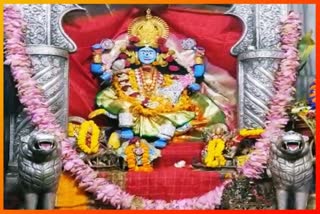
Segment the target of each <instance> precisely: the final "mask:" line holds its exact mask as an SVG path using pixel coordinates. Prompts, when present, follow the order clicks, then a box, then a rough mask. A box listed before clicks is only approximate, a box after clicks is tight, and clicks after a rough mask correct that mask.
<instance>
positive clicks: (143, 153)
mask: <svg viewBox="0 0 320 214" xmlns="http://www.w3.org/2000/svg"><path fill="white" fill-rule="evenodd" d="M125 154H126V162H127V165H128V169H129V171H136V172H151V171H152V170H153V168H152V166H151V161H150V157H149V147H148V145H147V144H146V143H145V142H144V140H140V139H139V138H137V137H135V138H133V139H131V140H130V142H129V145H128V146H127V147H126V149H125Z"/></svg>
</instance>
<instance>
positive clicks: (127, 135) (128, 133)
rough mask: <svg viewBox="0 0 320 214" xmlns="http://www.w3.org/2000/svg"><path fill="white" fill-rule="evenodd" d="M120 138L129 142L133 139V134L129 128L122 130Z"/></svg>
mask: <svg viewBox="0 0 320 214" xmlns="http://www.w3.org/2000/svg"><path fill="white" fill-rule="evenodd" d="M120 136H121V138H122V139H126V140H130V139H132V138H133V136H134V134H133V131H132V129H131V128H122V129H121V134H120Z"/></svg>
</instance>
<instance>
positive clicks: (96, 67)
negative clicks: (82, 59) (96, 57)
mask: <svg viewBox="0 0 320 214" xmlns="http://www.w3.org/2000/svg"><path fill="white" fill-rule="evenodd" d="M91 72H92V73H93V74H102V73H103V70H102V64H101V63H91Z"/></svg>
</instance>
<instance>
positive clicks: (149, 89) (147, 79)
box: [139, 68, 159, 96]
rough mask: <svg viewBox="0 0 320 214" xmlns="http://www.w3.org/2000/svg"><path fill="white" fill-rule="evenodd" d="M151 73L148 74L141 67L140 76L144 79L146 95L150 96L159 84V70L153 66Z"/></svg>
mask: <svg viewBox="0 0 320 214" xmlns="http://www.w3.org/2000/svg"><path fill="white" fill-rule="evenodd" d="M149 72H150V73H151V75H150V74H148V73H146V72H145V71H143V70H142V69H141V68H140V69H139V76H140V77H141V80H142V89H143V92H144V94H145V95H147V96H150V95H152V94H153V92H154V90H155V88H156V86H157V79H158V76H159V75H158V72H157V71H156V70H155V69H154V68H152V70H151V71H149Z"/></svg>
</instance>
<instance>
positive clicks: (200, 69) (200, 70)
mask: <svg viewBox="0 0 320 214" xmlns="http://www.w3.org/2000/svg"><path fill="white" fill-rule="evenodd" d="M203 75H204V65H203V64H197V65H195V66H194V77H202V76H203Z"/></svg>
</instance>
